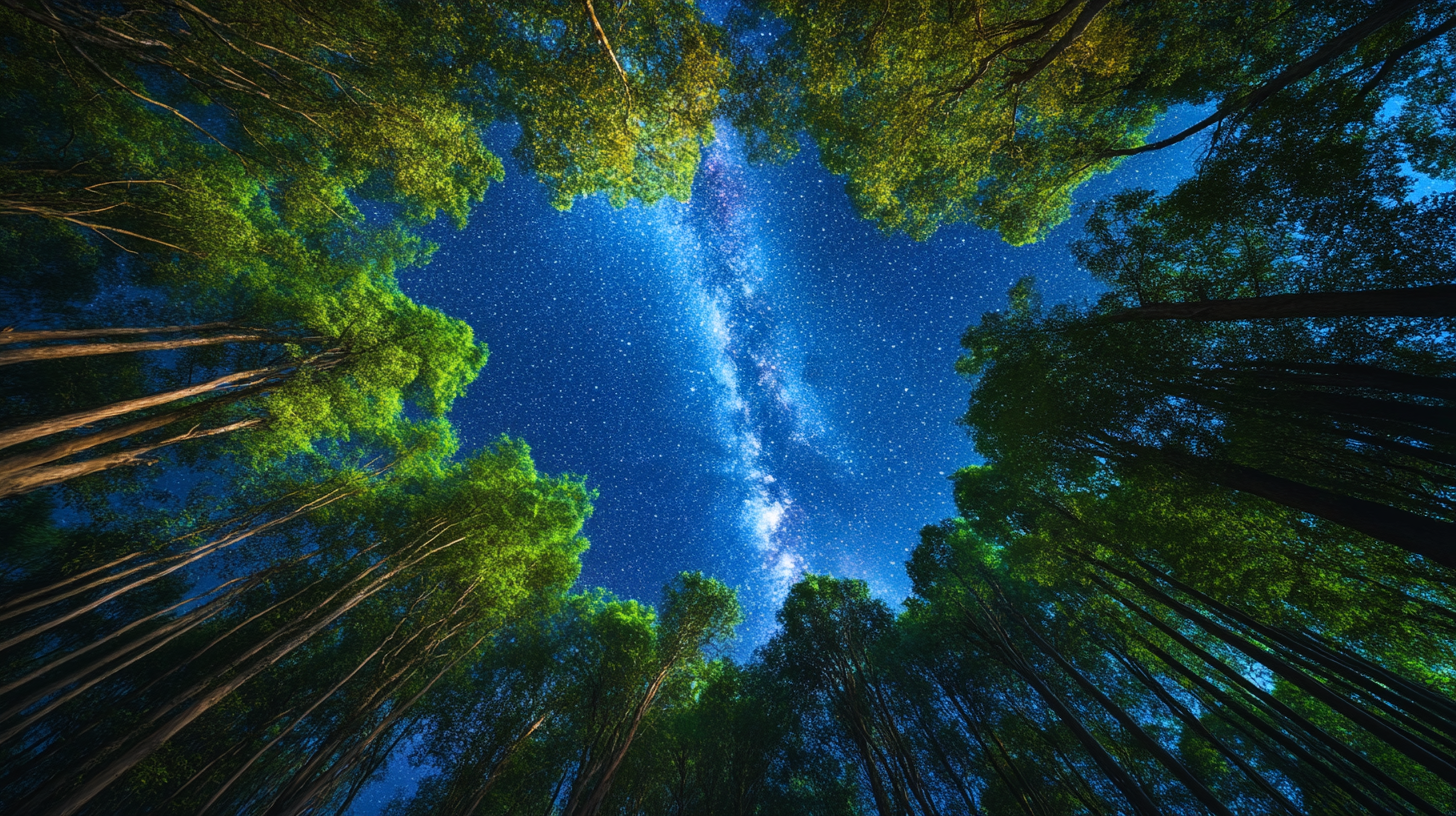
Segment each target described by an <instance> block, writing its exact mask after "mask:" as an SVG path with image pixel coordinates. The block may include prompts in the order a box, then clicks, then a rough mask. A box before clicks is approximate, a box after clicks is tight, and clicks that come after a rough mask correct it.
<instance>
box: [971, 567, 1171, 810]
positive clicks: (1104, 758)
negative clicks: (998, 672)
mask: <svg viewBox="0 0 1456 816" xmlns="http://www.w3.org/2000/svg"><path fill="white" fill-rule="evenodd" d="M967 591H968V592H970V593H971V594H972V596H973V597H975V599H976V603H977V604H978V605H980V607H981V610H982V613H983V615H984V617H985V621H986V623H987V624H988V629H989V631H988V630H983V629H981V627H980V626H979V625H978V624H977V623H976V619H975V616H974V615H973V613H972V612H971V611H970V610H969V609H967V610H965V611H964V613H965V615H966V616H967V621H966V622H967V624H968V625H969V626H970V628H971V629H972V630H973V631H978V632H981V633H982V635H983V636H985V637H986V638H987V640H988V642H989V643H990V644H991V645H992V647H993V648H994V649H995V650H996V651H997V652H998V653H1000V655H1001V658H1002V661H1003V662H1004V663H1005V664H1006V666H1007V667H1008V668H1010V669H1011V670H1012V671H1014V672H1016V673H1017V674H1018V675H1020V676H1021V679H1023V680H1025V681H1026V682H1027V684H1028V685H1030V686H1031V688H1032V690H1034V691H1035V692H1036V693H1037V696H1039V697H1040V698H1041V699H1042V701H1043V702H1045V703H1046V704H1047V707H1048V708H1050V709H1051V710H1052V711H1053V712H1054V713H1055V714H1056V715H1057V718H1058V719H1060V720H1061V721H1062V724H1063V725H1065V726H1067V729H1068V730H1069V731H1071V732H1072V735H1073V736H1075V737H1076V738H1077V741H1078V742H1080V743H1081V744H1082V747H1083V749H1085V750H1086V751H1087V753H1088V754H1090V755H1091V756H1092V760H1093V762H1095V763H1096V764H1097V767H1098V768H1099V769H1100V770H1101V771H1102V773H1103V774H1104V775H1105V776H1106V777H1107V779H1108V780H1109V781H1111V782H1112V784H1113V785H1114V786H1115V787H1116V788H1117V789H1118V791H1119V792H1120V793H1121V794H1122V795H1123V797H1124V798H1126V799H1127V801H1128V804H1129V805H1131V806H1132V809H1133V811H1134V812H1136V813H1139V814H1141V816H1159V814H1161V813H1162V810H1161V809H1159V808H1158V806H1157V805H1155V804H1153V800H1152V799H1149V798H1148V795H1147V793H1146V792H1145V791H1143V789H1142V786H1140V785H1139V784H1138V783H1137V780H1135V779H1133V777H1132V775H1131V774H1129V773H1128V772H1127V771H1126V770H1124V769H1123V767H1122V766H1121V765H1119V764H1118V763H1117V760H1116V759H1114V758H1113V756H1112V754H1110V753H1108V751H1107V748H1106V747H1105V746H1103V745H1102V742H1101V741H1100V740H1098V739H1097V737H1096V736H1094V735H1093V734H1092V732H1091V731H1089V730H1088V729H1087V726H1086V725H1084V724H1083V723H1082V720H1081V718H1079V717H1078V716H1077V715H1076V713H1075V712H1073V711H1072V709H1071V707H1070V706H1068V705H1067V704H1066V703H1065V702H1064V701H1063V700H1062V698H1061V697H1059V696H1058V695H1057V693H1056V692H1055V691H1053V690H1052V688H1051V686H1049V685H1047V682H1046V680H1044V679H1042V677H1041V675H1040V674H1039V673H1038V672H1037V671H1036V668H1035V667H1034V666H1032V665H1031V664H1030V663H1029V662H1027V660H1026V658H1025V657H1023V656H1022V655H1021V653H1020V652H1019V651H1018V650H1017V649H1016V647H1015V646H1013V645H1012V643H1011V641H1010V640H1009V639H1008V637H1007V635H1006V633H1005V632H1004V631H1003V630H1002V629H1001V626H1000V624H998V623H997V622H996V621H995V618H994V612H992V610H991V609H990V607H988V606H987V605H986V602H985V601H984V600H983V599H982V598H981V597H980V596H979V595H977V594H975V592H974V590H970V589H969V588H967Z"/></svg>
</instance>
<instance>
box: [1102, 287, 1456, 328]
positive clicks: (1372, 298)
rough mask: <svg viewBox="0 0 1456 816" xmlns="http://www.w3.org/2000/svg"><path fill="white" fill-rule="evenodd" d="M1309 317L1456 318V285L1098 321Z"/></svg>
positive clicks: (1190, 305)
mask: <svg viewBox="0 0 1456 816" xmlns="http://www.w3.org/2000/svg"><path fill="white" fill-rule="evenodd" d="M1309 317H1456V285H1452V284H1440V285H1436V286H1413V287H1409V288H1406V289H1371V290H1366V291H1361V292H1302V293H1299V294H1291V295H1267V296H1265V297H1248V298H1232V299H1229V300H1197V301H1188V302H1182V303H1149V304H1147V305H1146V306H1138V307H1136V308H1133V309H1125V310H1123V311H1120V312H1113V313H1112V314H1109V315H1107V316H1105V317H1103V318H1102V319H1103V320H1105V321H1107V322H1109V323H1130V322H1132V321H1135V320H1199V321H1233V320H1271V319H1281V318H1309Z"/></svg>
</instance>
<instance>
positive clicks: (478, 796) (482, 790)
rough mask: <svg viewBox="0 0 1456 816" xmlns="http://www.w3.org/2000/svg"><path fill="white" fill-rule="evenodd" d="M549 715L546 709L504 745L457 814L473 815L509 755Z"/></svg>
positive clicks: (534, 731)
mask: <svg viewBox="0 0 1456 816" xmlns="http://www.w3.org/2000/svg"><path fill="white" fill-rule="evenodd" d="M550 716H551V712H549V711H548V712H546V713H545V714H542V715H541V716H540V717H537V718H536V721H535V722H533V723H531V725H530V726H529V727H528V728H526V730H525V732H524V733H522V734H521V735H520V736H518V737H516V739H515V740H514V741H513V742H511V744H510V745H509V746H507V747H506V750H505V752H504V753H502V754H501V756H500V759H497V760H496V761H495V764H493V765H491V767H490V773H489V774H487V775H486V777H485V782H484V783H483V784H482V785H481V786H480V787H479V788H478V789H476V791H475V794H474V795H473V796H471V797H470V802H469V803H468V804H466V806H465V808H464V809H463V810H461V811H460V812H459V816H473V814H474V813H475V811H477V810H479V809H480V803H481V802H484V801H485V797H486V794H488V793H490V789H491V788H492V787H494V786H495V783H496V780H497V779H499V778H500V775H501V773H502V772H503V771H505V769H506V764H507V763H509V762H510V759H511V757H512V756H514V755H515V753H516V750H517V749H518V748H520V747H521V746H522V745H525V744H526V740H528V739H530V738H531V735H532V734H534V733H536V729H538V728H540V727H541V725H542V724H543V723H545V722H546V718H547V717H550Z"/></svg>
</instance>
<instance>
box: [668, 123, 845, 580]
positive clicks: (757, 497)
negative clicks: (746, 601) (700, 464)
mask: <svg viewBox="0 0 1456 816" xmlns="http://www.w3.org/2000/svg"><path fill="white" fill-rule="evenodd" d="M699 172H700V182H699V184H698V187H697V190H696V191H695V195H694V200H693V203H692V205H691V206H689V207H685V208H663V209H662V211H661V212H660V215H659V217H658V218H657V219H656V221H657V224H656V226H657V233H658V238H659V240H660V241H662V243H663V247H664V250H665V251H666V252H668V253H670V254H671V255H672V256H673V257H674V259H675V264H674V267H675V269H676V270H677V272H678V273H679V275H678V278H677V281H678V284H679V285H680V286H683V287H684V288H685V290H686V292H687V294H688V301H689V302H690V303H692V304H693V306H694V309H693V314H690V315H688V316H687V318H688V320H689V321H693V320H695V321H696V324H697V329H698V337H699V340H700V342H701V345H702V360H703V373H706V374H707V375H708V379H709V380H710V384H709V385H708V388H710V389H711V390H712V392H713V399H714V402H715V411H714V414H715V415H714V417H713V421H714V425H715V429H716V431H717V434H718V439H719V441H720V444H721V446H722V460H721V466H722V467H723V469H724V471H725V472H726V473H727V474H729V475H730V476H731V479H732V489H730V490H729V491H728V492H727V493H726V495H724V496H721V497H719V498H718V499H717V500H716V501H715V502H714V504H715V508H716V510H717V511H718V514H719V515H721V516H724V517H725V519H724V520H725V521H727V522H728V523H730V524H736V525H737V526H738V528H739V531H740V533H741V535H742V536H743V540H744V541H745V542H746V544H747V545H748V546H750V547H752V549H753V552H754V555H755V556H756V558H757V566H758V571H759V574H758V575H754V576H747V577H748V578H749V580H750V581H751V582H752V583H754V584H758V586H755V587H753V588H752V590H751V591H752V593H753V595H754V596H755V598H754V599H755V600H758V598H759V597H760V596H761V597H762V598H763V600H765V601H770V602H772V603H774V604H777V602H779V601H781V600H782V598H783V596H784V593H785V592H786V591H787V589H788V587H789V585H790V584H791V583H792V582H793V581H795V580H796V579H798V578H799V577H800V576H801V575H802V574H803V572H804V571H805V569H806V567H807V566H808V562H807V557H806V555H807V554H806V552H805V541H804V526H805V525H804V517H803V516H804V514H803V510H802V505H801V504H800V503H798V502H796V500H795V495H794V486H793V484H791V483H789V482H788V481H786V480H785V479H784V478H783V476H782V473H781V472H780V470H779V468H778V467H777V465H778V464H779V463H780V462H781V461H782V460H784V459H785V458H787V457H790V456H795V455H798V456H804V455H808V456H817V457H822V458H825V459H830V460H835V461H840V462H841V463H843V456H842V454H840V453H839V452H838V451H837V450H836V446H835V444H834V441H833V440H834V432H833V428H832V427H831V426H830V425H829V423H827V422H826V420H825V419H824V417H823V415H822V411H821V410H820V409H819V408H818V406H817V401H816V399H815V395H814V389H813V388H812V387H811V386H809V385H808V384H806V383H805V382H804V378H803V353H802V350H803V345H802V342H801V339H800V338H799V337H798V336H797V335H796V333H795V331H794V329H793V328H792V326H791V324H790V323H788V322H787V321H785V320H783V319H781V315H782V313H783V312H784V310H785V308H788V304H793V303H794V302H795V301H796V300H797V298H795V297H794V296H793V295H791V294H789V293H785V292H784V291H783V287H784V281H783V280H781V279H779V276H776V275H775V274H774V269H773V268H772V264H771V263H769V262H768V260H767V259H766V258H765V252H764V249H763V246H762V244H761V242H760V240H759V239H760V236H759V234H758V230H757V229H756V224H755V219H754V218H753V215H754V212H753V210H752V209H751V208H750V207H748V206H747V203H748V202H747V201H746V199H747V192H748V191H747V190H746V185H745V180H744V178H743V175H744V168H743V167H742V164H741V159H740V158H739V157H738V156H736V155H734V151H733V150H732V149H731V147H728V146H724V145H719V146H715V147H714V148H713V149H712V150H711V151H710V152H709V154H708V156H707V157H706V159H705V161H704V163H703V166H702V168H701V170H700V171H699ZM775 304H779V308H778V310H777V311H776V309H775Z"/></svg>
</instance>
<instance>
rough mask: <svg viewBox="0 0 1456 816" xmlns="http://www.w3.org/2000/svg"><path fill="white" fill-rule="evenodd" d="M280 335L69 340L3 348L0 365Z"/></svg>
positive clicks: (273, 339)
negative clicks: (102, 341) (123, 340)
mask: <svg viewBox="0 0 1456 816" xmlns="http://www.w3.org/2000/svg"><path fill="white" fill-rule="evenodd" d="M277 342H281V341H280V340H279V338H276V337H273V336H272V335H267V334H219V335H215V336H213V337H187V338H182V339H178V340H139V341H137V342H134V343H68V344H66V345H59V346H35V347H33V348H23V349H11V350H9V351H0V366H6V365H14V364H15V363H29V362H34V361H37V360H61V359H66V358H70V357H96V356H99V355H103V354H127V353H130V352H138V351H174V350H177V349H185V348H195V347H197V346H220V345H224V344H226V343H277Z"/></svg>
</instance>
